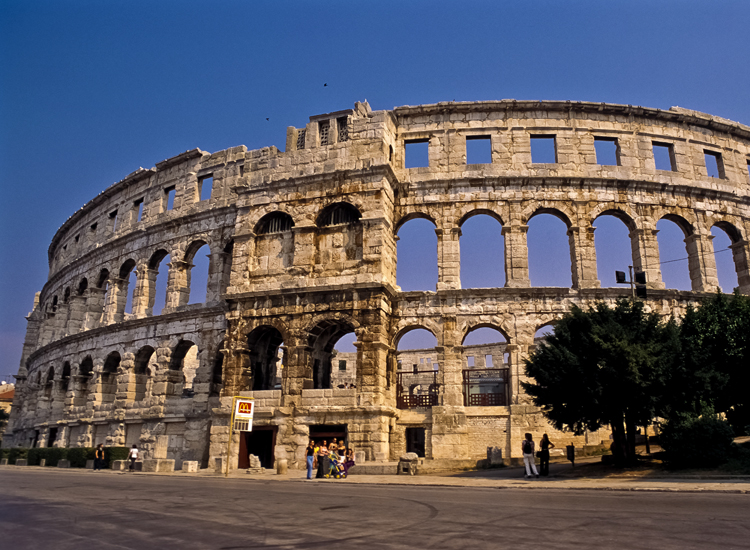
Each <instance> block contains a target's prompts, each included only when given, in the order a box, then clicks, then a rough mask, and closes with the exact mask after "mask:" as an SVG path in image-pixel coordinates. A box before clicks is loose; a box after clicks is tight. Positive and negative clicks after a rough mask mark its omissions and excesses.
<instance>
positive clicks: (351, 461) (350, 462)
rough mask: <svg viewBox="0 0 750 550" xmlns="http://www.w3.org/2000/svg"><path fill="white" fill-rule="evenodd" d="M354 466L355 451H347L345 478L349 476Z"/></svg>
mask: <svg viewBox="0 0 750 550" xmlns="http://www.w3.org/2000/svg"><path fill="white" fill-rule="evenodd" d="M352 466H354V451H352V450H351V449H347V450H346V455H345V457H344V477H346V476H348V475H349V469H350V468H351V467H352Z"/></svg>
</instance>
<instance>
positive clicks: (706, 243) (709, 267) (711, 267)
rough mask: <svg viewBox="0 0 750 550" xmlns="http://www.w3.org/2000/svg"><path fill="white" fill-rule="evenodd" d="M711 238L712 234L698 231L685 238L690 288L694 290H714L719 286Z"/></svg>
mask: <svg viewBox="0 0 750 550" xmlns="http://www.w3.org/2000/svg"><path fill="white" fill-rule="evenodd" d="M712 240H713V235H700V234H698V233H696V234H693V235H690V236H689V237H688V238H686V239H685V244H686V245H687V253H688V269H689V270H690V283H691V285H692V289H693V290H694V291H696V292H716V289H717V287H718V286H719V279H718V277H717V275H716V258H715V257H714V250H713V246H712V244H711V241H712Z"/></svg>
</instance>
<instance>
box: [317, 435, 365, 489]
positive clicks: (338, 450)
mask: <svg viewBox="0 0 750 550" xmlns="http://www.w3.org/2000/svg"><path fill="white" fill-rule="evenodd" d="M352 466H354V451H353V450H352V449H351V448H346V446H345V444H344V441H343V440H342V441H341V442H338V441H337V440H336V438H333V439H332V440H331V443H330V444H329V443H328V441H326V440H325V439H324V440H322V441H320V442H318V443H316V442H315V441H313V440H312V439H311V440H310V443H309V444H308V445H307V479H312V470H313V469H314V468H317V473H316V475H315V477H316V478H325V477H334V478H340V477H346V476H347V475H348V474H349V469H350V468H351V467H352Z"/></svg>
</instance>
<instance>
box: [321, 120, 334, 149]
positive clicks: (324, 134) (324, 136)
mask: <svg viewBox="0 0 750 550" xmlns="http://www.w3.org/2000/svg"><path fill="white" fill-rule="evenodd" d="M330 128H331V123H330V122H329V121H327V120H323V121H321V122H319V123H318V129H319V131H320V144H321V145H328V130H329V129H330Z"/></svg>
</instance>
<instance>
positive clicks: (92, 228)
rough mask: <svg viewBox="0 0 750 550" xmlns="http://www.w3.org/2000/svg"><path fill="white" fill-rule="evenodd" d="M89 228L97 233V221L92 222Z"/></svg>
mask: <svg viewBox="0 0 750 550" xmlns="http://www.w3.org/2000/svg"><path fill="white" fill-rule="evenodd" d="M89 230H90V231H91V232H92V233H96V224H95V223H92V224H91V227H89Z"/></svg>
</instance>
